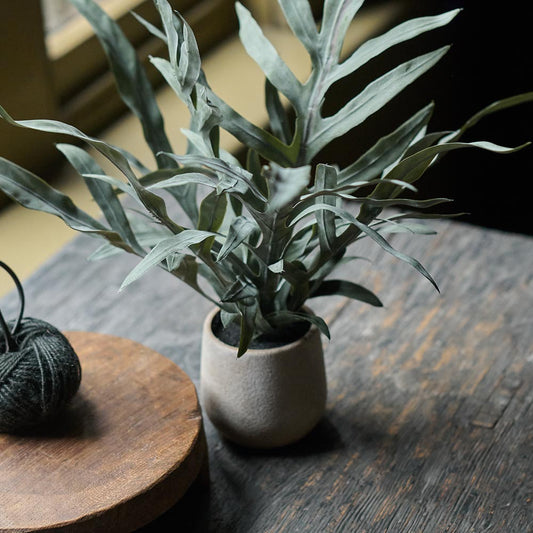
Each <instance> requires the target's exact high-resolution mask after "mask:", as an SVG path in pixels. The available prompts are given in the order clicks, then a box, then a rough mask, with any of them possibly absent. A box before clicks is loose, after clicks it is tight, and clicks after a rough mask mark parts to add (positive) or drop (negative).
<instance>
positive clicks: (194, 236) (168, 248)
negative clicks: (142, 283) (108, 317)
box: [120, 229, 215, 290]
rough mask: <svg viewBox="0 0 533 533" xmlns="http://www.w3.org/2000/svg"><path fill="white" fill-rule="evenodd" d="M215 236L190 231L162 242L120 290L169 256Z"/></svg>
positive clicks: (138, 265) (138, 266)
mask: <svg viewBox="0 0 533 533" xmlns="http://www.w3.org/2000/svg"><path fill="white" fill-rule="evenodd" d="M214 235H215V234H214V233H212V232H211V231H199V230H194V229H190V230H184V231H182V232H181V233H180V234H179V235H174V236H173V237H170V238H168V239H164V240H162V241H160V242H159V243H158V244H157V245H156V246H154V248H153V249H152V250H151V251H150V253H148V254H147V255H146V257H144V258H143V259H142V261H140V262H139V263H138V264H137V266H136V267H135V268H134V269H133V270H132V271H131V272H130V273H129V274H128V275H127V276H126V279H125V280H124V281H123V282H122V285H121V287H120V290H122V289H124V287H126V286H128V285H129V284H130V283H133V282H134V281H136V280H138V279H139V278H140V277H141V276H143V275H144V274H146V272H147V271H148V270H150V269H151V268H152V267H154V266H156V265H158V264H159V263H161V262H162V261H164V260H165V259H166V258H167V257H168V256H169V255H171V254H175V253H179V252H181V251H183V250H185V249H187V248H189V247H190V246H192V245H193V244H199V243H201V242H202V241H205V240H206V239H209V238H210V237H213V236H214Z"/></svg>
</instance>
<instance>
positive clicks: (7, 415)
mask: <svg viewBox="0 0 533 533" xmlns="http://www.w3.org/2000/svg"><path fill="white" fill-rule="evenodd" d="M13 339H14V341H15V345H16V349H15V350H12V351H7V349H6V348H7V347H6V345H5V341H4V340H3V339H2V338H1V337H0V432H3V433H17V432H20V431H24V430H28V429H30V428H33V427H35V426H39V425H41V424H43V423H44V422H46V421H48V420H49V419H51V418H52V417H53V416H54V415H56V414H57V413H58V412H59V411H61V409H62V408H63V407H64V406H65V405H66V404H67V403H68V402H69V401H70V400H71V399H72V397H73V396H74V395H75V394H76V392H77V390H78V388H79V386H80V382H81V367H80V362H79V359H78V356H77V355H76V353H75V352H74V350H73V348H72V346H71V345H70V343H69V342H68V340H67V338H66V337H65V336H64V335H63V334H62V333H61V332H60V331H59V330H58V329H56V328H55V327H54V326H52V325H50V324H48V323H47V322H44V321H42V320H38V319H35V318H24V319H23V320H22V322H21V323H20V327H19V328H18V329H17V331H16V333H15V334H14V335H13Z"/></svg>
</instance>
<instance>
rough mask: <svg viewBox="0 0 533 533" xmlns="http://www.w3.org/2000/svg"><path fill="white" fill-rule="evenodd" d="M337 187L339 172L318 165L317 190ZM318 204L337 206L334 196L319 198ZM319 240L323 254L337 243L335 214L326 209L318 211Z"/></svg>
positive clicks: (332, 168) (316, 200)
mask: <svg viewBox="0 0 533 533" xmlns="http://www.w3.org/2000/svg"><path fill="white" fill-rule="evenodd" d="M336 185H337V170H336V169H335V168H334V167H331V166H328V165H321V164H320V165H318V166H317V169H316V177H315V190H317V191H320V190H324V189H334V188H335V187H336ZM315 202H316V203H321V202H322V203H325V204H329V205H337V199H336V198H335V197H334V196H331V195H330V196H322V197H320V196H317V197H316V198H315ZM316 221H317V227H318V240H319V243H320V249H321V250H322V252H329V251H330V250H331V247H332V246H333V243H334V241H335V214H334V213H332V212H331V211H326V210H324V209H322V210H320V211H317V213H316Z"/></svg>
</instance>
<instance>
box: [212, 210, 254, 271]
mask: <svg viewBox="0 0 533 533" xmlns="http://www.w3.org/2000/svg"><path fill="white" fill-rule="evenodd" d="M256 229H257V225H256V224H254V222H252V221H251V220H250V219H249V218H247V217H245V216H239V217H237V218H235V219H234V220H233V222H232V223H231V226H230V228H229V231H228V235H227V237H226V240H225V241H224V244H223V246H222V248H221V249H220V252H219V253H218V256H217V262H218V261H222V260H224V259H225V258H226V257H227V256H228V255H229V254H230V253H231V252H233V250H235V248H237V246H239V245H240V244H241V243H242V242H244V241H245V240H246V239H247V238H248V237H249V236H250V235H251V233H252V232H253V231H255V230H256Z"/></svg>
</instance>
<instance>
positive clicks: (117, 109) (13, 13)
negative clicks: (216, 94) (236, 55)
mask: <svg viewBox="0 0 533 533" xmlns="http://www.w3.org/2000/svg"><path fill="white" fill-rule="evenodd" d="M170 2H171V4H172V5H173V7H174V8H175V9H178V10H179V11H180V12H182V13H183V15H184V17H185V18H186V20H187V21H188V23H189V24H190V25H191V26H192V28H193V30H194V32H195V34H196V36H197V39H198V44H199V47H200V50H201V52H205V51H206V50H208V49H209V48H210V47H212V46H214V45H216V44H217V43H219V42H221V41H222V40H223V39H224V38H226V37H228V36H229V35H230V34H231V33H233V32H234V31H235V30H236V28H237V20H236V16H235V13H234V2H233V0H170ZM102 7H103V9H104V10H105V11H106V12H107V13H108V14H110V15H111V16H112V17H113V18H115V20H117V22H118V23H119V25H120V26H121V28H122V30H123V31H124V33H125V34H126V36H127V37H128V39H129V40H130V42H132V43H133V44H134V46H135V47H136V49H137V51H138V55H139V58H140V60H141V61H142V62H143V64H144V65H145V67H146V68H147V72H148V75H149V78H150V80H151V81H152V83H153V84H154V86H157V84H158V83H159V82H160V81H161V78H160V76H159V74H158V73H157V71H156V69H155V68H153V67H152V65H151V64H150V63H149V59H148V57H149V55H163V54H164V53H165V46H164V44H163V43H162V42H161V41H159V40H158V39H157V38H155V37H153V36H152V35H151V34H150V33H149V32H148V30H146V28H144V26H142V25H141V24H139V23H138V22H137V21H136V20H135V18H134V17H133V16H132V15H131V14H130V12H131V11H135V12H136V13H137V14H139V15H141V16H142V17H143V18H145V19H146V20H148V21H149V22H152V23H155V24H157V23H158V21H159V17H158V15H157V10H156V8H155V6H154V3H153V0H108V1H107V2H105V3H104V5H103V6H102ZM0 45H1V46H0V71H1V72H4V73H9V74H8V75H4V76H3V78H4V80H5V81H6V83H4V84H2V85H3V87H0V103H1V104H2V106H3V107H5V108H6V109H7V111H8V112H9V113H10V114H12V115H13V116H14V117H15V118H16V119H27V118H53V119H58V120H62V121H64V122H68V123H70V124H72V125H74V126H76V127H77V128H79V129H81V130H82V131H84V132H85V133H87V134H91V135H92V134H95V133H97V132H98V131H100V130H102V129H103V128H104V127H105V126H107V125H108V124H110V123H111V122H112V121H113V120H115V119H116V118H117V117H118V116H120V114H122V113H124V112H125V110H126V107H125V105H124V104H123V102H122V101H121V100H120V97H119V96H118V93H117V91H116V89H115V85H114V80H113V77H112V75H111V73H110V72H109V70H108V66H107V60H106V57H105V54H104V52H103V50H102V48H101V47H100V44H99V42H98V40H97V38H96V36H95V35H94V33H93V32H92V30H91V28H90V25H89V24H88V22H87V21H86V20H85V19H83V18H82V17H79V18H77V17H76V18H74V19H72V20H71V21H69V22H68V23H67V24H65V25H64V26H63V27H61V28H60V29H58V30H56V31H55V32H54V33H52V34H51V35H49V36H46V35H45V29H44V20H43V12H42V7H41V2H40V0H17V2H0ZM0 122H1V121H0ZM14 130H15V131H14ZM53 140H54V139H50V136H49V135H48V136H46V138H45V136H43V134H39V133H36V132H30V131H27V130H19V129H16V128H13V127H11V126H9V125H7V124H3V123H0V155H1V156H2V157H5V158H7V159H10V160H12V161H14V162H16V163H18V164H21V165H23V166H25V167H27V168H29V169H30V170H32V171H34V172H39V173H43V172H44V173H45V174H46V173H47V172H48V171H49V169H50V167H51V165H53V163H54V162H55V161H56V160H57V151H56V150H55V149H54V147H53ZM30 147H31V149H30Z"/></svg>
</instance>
